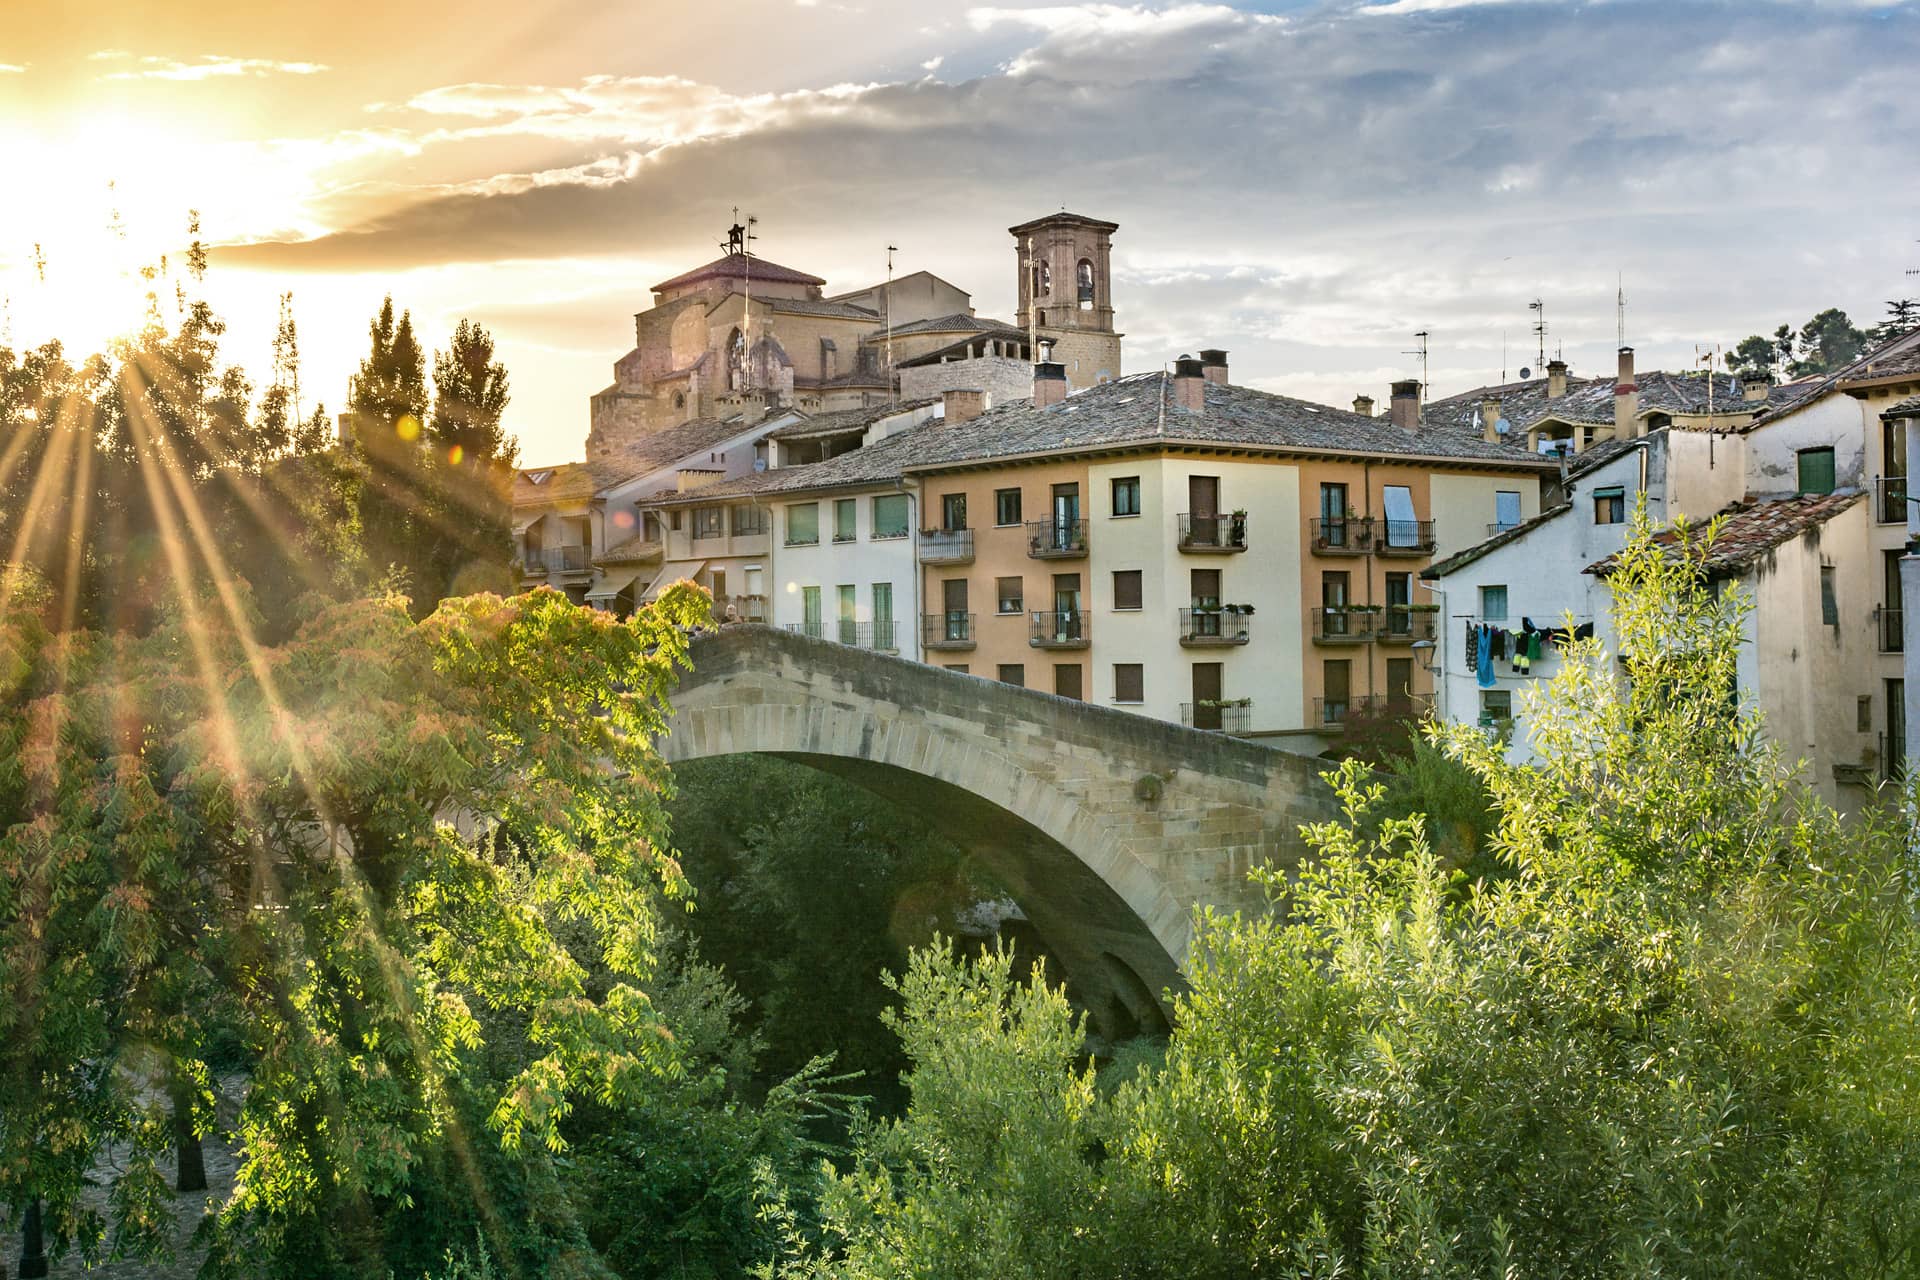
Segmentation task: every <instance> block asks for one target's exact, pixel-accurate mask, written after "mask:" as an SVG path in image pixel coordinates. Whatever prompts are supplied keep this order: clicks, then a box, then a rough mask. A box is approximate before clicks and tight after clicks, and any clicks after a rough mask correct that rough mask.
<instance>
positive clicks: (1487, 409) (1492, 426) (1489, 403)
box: [1480, 396, 1500, 444]
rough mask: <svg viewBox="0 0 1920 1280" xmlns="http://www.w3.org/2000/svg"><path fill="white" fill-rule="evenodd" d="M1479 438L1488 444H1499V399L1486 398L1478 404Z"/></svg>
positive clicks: (1496, 397)
mask: <svg viewBox="0 0 1920 1280" xmlns="http://www.w3.org/2000/svg"><path fill="white" fill-rule="evenodd" d="M1480 438H1481V439H1482V440H1485V441H1486V442H1487V443H1488V444H1498V443H1500V397H1499V396H1488V397H1487V398H1486V399H1484V400H1482V401H1481V402H1480Z"/></svg>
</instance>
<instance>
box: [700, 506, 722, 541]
mask: <svg viewBox="0 0 1920 1280" xmlns="http://www.w3.org/2000/svg"><path fill="white" fill-rule="evenodd" d="M693 536H694V538H695V539H701V538H724V537H726V536H727V509H726V508H725V507H695V508H694V509H693Z"/></svg>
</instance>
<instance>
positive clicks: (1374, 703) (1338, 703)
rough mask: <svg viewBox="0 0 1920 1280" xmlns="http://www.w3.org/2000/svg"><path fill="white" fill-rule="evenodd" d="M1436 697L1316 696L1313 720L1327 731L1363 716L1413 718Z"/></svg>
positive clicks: (1316, 725)
mask: <svg viewBox="0 0 1920 1280" xmlns="http://www.w3.org/2000/svg"><path fill="white" fill-rule="evenodd" d="M1432 705H1433V699H1432V698H1431V697H1430V696H1428V695H1426V694H1400V695H1398V696H1393V697H1389V696H1387V695H1385V694H1378V693H1374V694H1366V695H1362V696H1359V697H1352V698H1315V699H1314V700H1313V723H1312V724H1310V725H1308V726H1307V727H1308V728H1310V729H1318V730H1320V731H1321V732H1323V733H1338V732H1342V731H1344V730H1345V729H1346V728H1347V726H1348V725H1349V724H1356V723H1358V722H1360V721H1362V720H1376V721H1377V720H1411V719H1414V718H1415V717H1417V716H1423V715H1425V714H1426V713H1427V710H1428V708H1429V707H1431V706H1432Z"/></svg>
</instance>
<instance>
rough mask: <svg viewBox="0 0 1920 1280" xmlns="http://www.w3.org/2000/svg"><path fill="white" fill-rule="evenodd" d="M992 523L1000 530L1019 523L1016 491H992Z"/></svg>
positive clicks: (1018, 495) (1018, 492)
mask: <svg viewBox="0 0 1920 1280" xmlns="http://www.w3.org/2000/svg"><path fill="white" fill-rule="evenodd" d="M993 522H994V523H995V524H996V525H999V526H1000V527H1001V528H1005V527H1006V526H1007V525H1010V524H1019V523H1020V491H1019V490H1018V489H995V490H994V491H993Z"/></svg>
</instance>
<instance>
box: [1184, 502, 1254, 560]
mask: <svg viewBox="0 0 1920 1280" xmlns="http://www.w3.org/2000/svg"><path fill="white" fill-rule="evenodd" d="M1180 549H1181V550H1182V551H1186V552H1189V553H1191V554H1194V555H1213V554H1223V553H1227V552H1233V551H1245V550H1246V549H1247V513H1246V512H1244V511H1236V512H1234V513H1233V514H1232V515H1224V516H1222V515H1211V516H1204V515H1202V516H1196V515H1190V514H1187V513H1185V512H1182V513H1181V515H1180Z"/></svg>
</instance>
